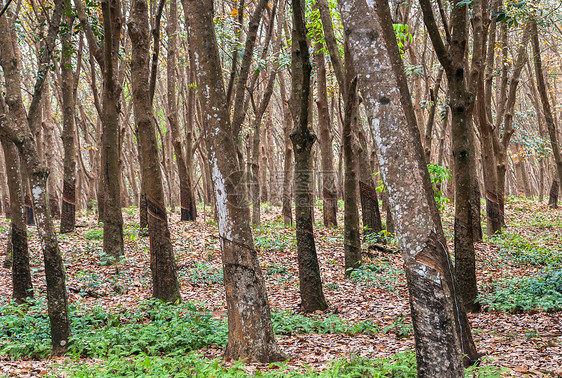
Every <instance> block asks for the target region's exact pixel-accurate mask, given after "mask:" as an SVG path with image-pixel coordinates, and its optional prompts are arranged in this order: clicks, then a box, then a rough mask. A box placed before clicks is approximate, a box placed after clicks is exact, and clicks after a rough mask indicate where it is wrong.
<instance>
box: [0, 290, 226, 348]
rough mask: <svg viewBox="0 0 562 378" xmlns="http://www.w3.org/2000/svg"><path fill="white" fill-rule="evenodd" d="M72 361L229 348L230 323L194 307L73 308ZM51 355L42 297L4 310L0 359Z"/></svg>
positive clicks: (149, 303)
mask: <svg viewBox="0 0 562 378" xmlns="http://www.w3.org/2000/svg"><path fill="white" fill-rule="evenodd" d="M69 312H70V318H71V321H72V326H71V327H72V338H71V344H70V346H69V349H68V355H69V356H71V357H73V358H79V357H96V358H104V357H107V356H109V355H114V356H130V355H135V354H141V353H143V354H147V355H159V354H164V353H186V352H190V351H193V350H197V349H200V348H203V347H207V346H210V345H219V346H223V345H225V344H226V339H227V327H226V324H225V323H224V322H223V321H221V320H217V319H214V318H213V317H212V316H211V315H210V314H209V312H208V311H206V310H204V309H203V308H201V307H198V306H197V305H195V304H193V303H189V302H188V303H181V304H178V305H169V304H164V303H161V302H159V301H153V300H151V301H145V302H142V303H141V304H140V307H139V308H138V310H136V311H128V310H126V309H125V308H119V307H118V308H116V309H114V310H112V311H106V310H104V309H102V308H101V307H94V308H91V309H89V308H85V307H83V306H79V305H78V306H77V305H75V304H72V305H71V306H70V308H69ZM50 353H51V347H50V329H49V320H48V316H47V310H46V303H45V300H44V299H43V298H40V299H35V300H33V301H31V304H28V305H22V306H18V305H15V304H13V303H10V304H7V305H4V306H0V355H7V356H9V357H10V358H13V359H17V358H21V357H29V358H45V357H47V356H48V355H49V354H50Z"/></svg>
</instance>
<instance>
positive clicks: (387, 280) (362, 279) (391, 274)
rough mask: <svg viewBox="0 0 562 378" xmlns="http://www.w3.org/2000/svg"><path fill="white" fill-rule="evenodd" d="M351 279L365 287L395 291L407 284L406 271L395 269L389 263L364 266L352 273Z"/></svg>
mask: <svg viewBox="0 0 562 378" xmlns="http://www.w3.org/2000/svg"><path fill="white" fill-rule="evenodd" d="M350 278H351V279H352V280H353V281H356V282H359V283H361V284H362V285H364V286H371V287H376V288H379V289H385V290H389V291H394V290H395V289H396V287H397V286H399V285H402V284H404V283H405V282H406V279H405V277H404V271H403V270H402V269H397V268H394V267H393V266H392V265H390V264H389V263H388V262H387V261H379V262H378V264H377V265H375V264H362V265H361V266H360V267H359V268H357V269H354V270H353V271H352V272H351V275H350Z"/></svg>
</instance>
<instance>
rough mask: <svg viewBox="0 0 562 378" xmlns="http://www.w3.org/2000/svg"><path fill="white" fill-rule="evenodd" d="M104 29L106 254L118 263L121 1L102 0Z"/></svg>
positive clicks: (120, 235) (120, 241)
mask: <svg viewBox="0 0 562 378" xmlns="http://www.w3.org/2000/svg"><path fill="white" fill-rule="evenodd" d="M101 6H102V13H103V29H104V43H103V51H104V59H103V78H104V82H103V96H102V98H103V113H102V119H103V121H102V124H103V134H102V148H103V156H104V159H103V160H102V164H103V165H102V175H101V179H102V182H103V193H104V195H103V209H104V210H103V215H104V216H103V218H102V221H103V251H104V253H105V254H106V255H107V256H109V257H110V258H112V259H113V260H118V259H119V258H121V257H122V256H123V254H124V252H123V214H122V213H121V180H120V179H119V177H121V170H120V166H119V155H120V148H119V106H120V100H119V98H120V92H121V88H120V85H119V83H118V81H117V59H118V55H117V54H118V50H119V41H120V31H121V5H120V3H119V0H102V3H101Z"/></svg>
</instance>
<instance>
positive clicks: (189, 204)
mask: <svg viewBox="0 0 562 378" xmlns="http://www.w3.org/2000/svg"><path fill="white" fill-rule="evenodd" d="M177 11H178V6H177V1H176V0H171V1H170V9H169V16H168V25H167V29H166V33H167V34H168V60H167V64H166V77H167V80H168V93H167V100H168V108H167V109H168V124H169V125H170V129H171V131H172V145H173V147H174V153H175V155H176V165H177V168H178V177H179V181H180V209H181V210H180V212H181V214H180V220H182V221H194V220H195V219H196V217H197V209H196V207H195V198H194V196H193V189H192V184H191V177H190V175H189V172H188V169H187V165H186V158H185V155H184V149H183V143H182V139H183V138H182V135H181V133H180V129H179V121H178V109H177V104H176V57H177V40H178V36H177V35H176V30H177V23H178V15H177ZM188 143H191V140H189V141H188Z"/></svg>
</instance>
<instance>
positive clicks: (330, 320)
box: [271, 311, 379, 335]
mask: <svg viewBox="0 0 562 378" xmlns="http://www.w3.org/2000/svg"><path fill="white" fill-rule="evenodd" d="M271 321H272V323H273V331H274V332H275V333H276V334H278V335H294V334H298V333H320V334H323V333H342V334H347V335H355V334H357V333H365V334H377V333H379V327H378V326H377V325H376V324H374V323H373V322H372V321H370V320H365V321H362V322H359V323H356V324H351V323H348V322H346V321H344V320H342V319H341V318H340V317H338V316H337V315H334V314H332V315H329V316H327V317H324V318H322V317H319V316H316V315H313V316H305V315H302V314H293V313H291V312H290V311H282V312H273V313H272V314H271Z"/></svg>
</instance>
